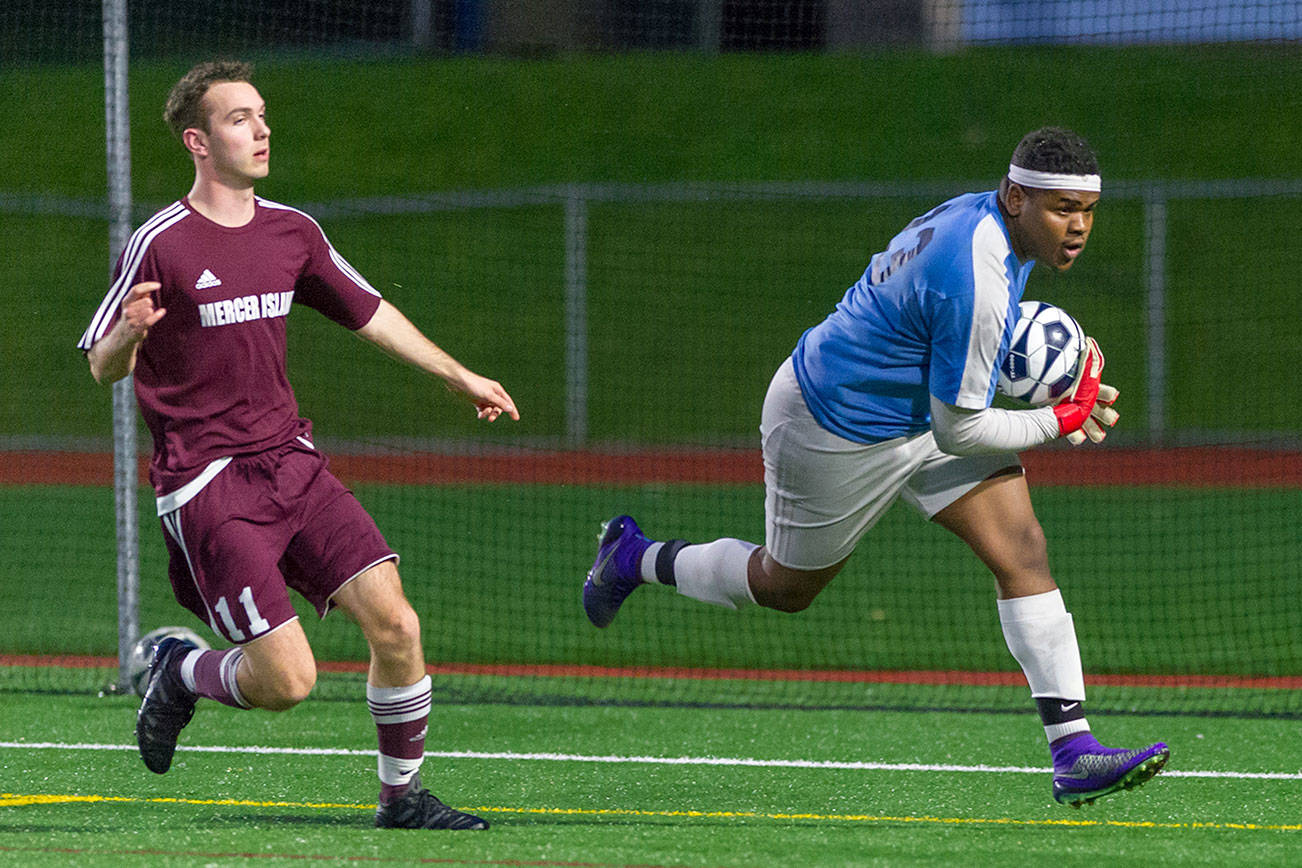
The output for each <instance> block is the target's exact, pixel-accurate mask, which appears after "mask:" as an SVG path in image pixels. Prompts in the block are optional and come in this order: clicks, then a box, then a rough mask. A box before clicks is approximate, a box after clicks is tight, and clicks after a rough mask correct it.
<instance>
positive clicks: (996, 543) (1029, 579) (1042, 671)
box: [935, 473, 1170, 807]
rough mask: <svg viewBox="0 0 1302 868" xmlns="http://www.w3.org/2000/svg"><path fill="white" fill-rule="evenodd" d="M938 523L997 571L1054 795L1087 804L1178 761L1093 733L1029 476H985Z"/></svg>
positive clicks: (1003, 613)
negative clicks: (1121, 746)
mask: <svg viewBox="0 0 1302 868" xmlns="http://www.w3.org/2000/svg"><path fill="white" fill-rule="evenodd" d="M935 521H936V523H937V524H939V525H941V526H942V527H944V528H946V529H948V530H950V531H952V532H953V533H955V534H956V535H958V536H959V537H960V538H962V539H963V540H964V541H965V542H967V544H968V545H969V546H970V547H971V548H972V550H973V551H974V552H975V553H976V554H977V556H978V557H980V558H981V560H982V561H983V562H984V563H985V564H986V566H988V567H989V568H990V570H991V572H993V573H994V575H995V581H996V583H997V584H998V588H999V600H998V606H999V620H1000V624H1001V626H1002V628H1003V632H1004V639H1005V641H1007V643H1008V649H1009V650H1010V651H1011V652H1012V654H1013V657H1015V658H1016V659H1017V662H1018V663H1019V664H1020V665H1021V667H1022V671H1023V672H1024V673H1025V674H1026V680H1027V683H1028V684H1029V685H1030V687H1031V696H1032V698H1034V699H1035V702H1036V707H1037V709H1038V710H1039V713H1040V720H1041V722H1042V723H1043V724H1044V732H1045V736H1046V738H1047V739H1048V741H1049V747H1050V751H1051V753H1052V755H1053V769H1054V778H1053V797H1054V798H1055V799H1056V800H1057V801H1059V802H1062V803H1064V804H1070V805H1072V806H1073V807H1079V806H1080V805H1082V804H1085V803H1088V802H1092V801H1094V800H1095V799H1097V798H1098V797H1100V796H1105V795H1107V794H1109V793H1113V792H1116V791H1117V790H1121V789H1130V788H1132V787H1135V786H1138V785H1140V784H1142V783H1144V782H1145V781H1147V780H1149V779H1150V778H1152V777H1153V775H1155V774H1157V773H1158V771H1160V770H1161V768H1162V766H1163V765H1165V764H1166V761H1167V758H1168V757H1169V756H1170V751H1169V750H1168V749H1167V746H1166V745H1165V744H1162V743H1161V742H1158V743H1156V744H1151V745H1149V746H1148V747H1145V748H1139V749H1137V750H1116V749H1112V748H1106V747H1104V746H1102V745H1101V744H1099V743H1098V741H1096V740H1095V738H1094V736H1093V735H1091V734H1090V730H1089V724H1088V723H1087V722H1086V720H1085V708H1084V703H1085V677H1084V675H1083V672H1082V668H1081V662H1080V649H1079V647H1078V645H1077V643H1076V629H1075V625H1074V624H1073V622H1072V617H1071V615H1070V614H1069V613H1068V612H1067V610H1066V608H1065V606H1064V605H1063V602H1062V594H1061V593H1060V592H1059V591H1058V586H1057V585H1056V584H1055V583H1054V581H1053V577H1052V576H1051V575H1050V574H1049V557H1048V550H1047V545H1046V543H1045V539H1044V531H1043V530H1042V529H1041V527H1040V523H1039V521H1038V520H1037V519H1036V517H1035V511H1034V509H1033V508H1032V506H1031V497H1030V492H1029V490H1028V489H1027V486H1026V479H1025V477H1024V476H1023V475H1022V474H1020V473H1002V474H998V475H995V476H993V477H991V478H989V479H986V480H985V481H983V482H981V483H980V484H979V485H977V486H976V487H974V488H973V489H972V490H971V491H969V492H968V493H966V494H965V495H963V496H962V497H960V498H959V499H958V500H956V501H954V503H952V504H950V505H949V506H947V507H946V508H945V509H943V510H941V511H940V512H939V513H937V514H936V516H935Z"/></svg>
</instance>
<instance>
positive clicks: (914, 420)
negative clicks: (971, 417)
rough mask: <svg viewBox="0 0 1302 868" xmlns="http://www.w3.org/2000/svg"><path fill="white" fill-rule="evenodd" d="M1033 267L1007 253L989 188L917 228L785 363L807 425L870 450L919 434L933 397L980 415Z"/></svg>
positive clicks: (936, 211) (878, 259) (894, 244)
mask: <svg viewBox="0 0 1302 868" xmlns="http://www.w3.org/2000/svg"><path fill="white" fill-rule="evenodd" d="M1034 265H1035V261H1034V260H1029V261H1027V262H1025V263H1022V262H1020V261H1019V260H1018V259H1017V257H1016V256H1015V255H1014V254H1013V249H1012V243H1011V242H1010V240H1009V237H1008V229H1007V227H1006V226H1005V225H1004V221H1003V217H1002V216H1001V215H1000V213H999V205H998V202H997V194H996V193H995V192H994V191H991V192H989V193H967V194H964V195H962V196H957V197H955V198H953V199H950V200H949V201H948V202H945V203H943V204H941V205H938V206H937V207H936V208H933V209H932V210H931V211H929V212H928V213H926V214H924V215H923V216H921V217H919V218H917V219H916V220H914V221H913V222H912V223H910V224H909V225H908V226H906V227H904V231H902V232H900V234H898V235H896V236H895V237H894V238H893V239H891V243H890V246H888V247H887V248H886V250H884V251H882V252H881V253H878V254H877V255H876V256H874V257H873V258H872V261H871V262H870V263H869V265H868V269H867V270H866V271H865V272H864V273H863V277H861V278H859V281H858V282H857V283H855V285H854V286H852V287H850V289H849V291H847V292H846V294H845V297H844V298H842V299H841V302H840V304H838V305H837V306H836V310H834V311H833V312H832V313H831V315H830V316H828V318H827V319H825V320H823V322H821V323H820V324H818V325H816V326H814V327H813V328H811V329H809V331H807V332H805V333H804V334H803V335H801V336H800V341H799V342H798V343H797V344H796V349H795V351H794V352H793V353H792V361H793V362H794V364H795V370H796V379H797V380H798V381H799V383H800V390H801V392H802V393H803V394H804V396H805V403H807V404H808V405H809V409H810V412H812V413H813V415H814V418H815V419H817V420H818V422H819V424H820V425H822V426H823V427H824V428H826V429H827V430H829V431H832V432H833V433H835V434H838V435H840V436H842V437H845V438H846V439H848V440H854V441H856V442H859V443H876V442H880V441H882V440H889V439H891V438H892V437H899V436H902V435H909V434H917V433H919V432H922V431H926V430H927V429H928V428H929V427H930V426H931V412H930V404H931V399H930V396H932V395H935V396H936V397H937V398H939V399H940V400H942V401H944V402H946V403H947V404H953V405H955V406H958V407H963V408H966V409H970V410H981V409H984V408H986V407H989V406H990V401H991V399H992V398H993V397H994V393H995V382H996V380H997V378H998V371H999V362H1000V361H1001V360H1002V359H1003V357H1004V355H1005V354H1007V352H1008V344H1009V341H1010V340H1011V339H1012V333H1013V325H1014V324H1015V323H1016V322H1017V316H1018V308H1017V305H1018V302H1019V301H1021V298H1022V291H1023V290H1024V289H1025V287H1026V279H1027V277H1028V276H1029V275H1030V272H1031V268H1032V266H1034Z"/></svg>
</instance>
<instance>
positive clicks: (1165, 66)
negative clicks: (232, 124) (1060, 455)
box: [0, 47, 1302, 442]
mask: <svg viewBox="0 0 1302 868" xmlns="http://www.w3.org/2000/svg"><path fill="white" fill-rule="evenodd" d="M1296 61H1297V55H1296V52H1295V51H1294V50H1293V49H1290V48H1285V47H1274V48H1266V47H1256V48H1253V47H1221V48H1189V47H1185V48H1179V49H1168V48H1146V49H1134V48H1131V49H1106V48H1100V49H1086V48H1079V49H1076V48H1073V49H1063V48H1031V47H1023V48H1018V49H1015V50H1014V49H979V50H968V51H964V52H961V53H959V54H956V55H953V56H933V55H930V54H927V53H923V52H914V51H899V52H890V53H885V52H884V53H869V54H864V55H835V54H832V55H802V54H791V55H782V54H777V55H725V56H720V57H714V58H705V57H700V56H695V55H690V54H675V53H664V54H621V55H611V56H600V55H593V56H574V57H557V58H551V59H530V60H521V59H506V58H445V59H437V60H425V61H411V60H390V61H383V62H381V61H376V62H369V63H361V62H343V61H332V62H327V61H311V60H298V61H292V62H291V61H285V60H281V61H275V60H269V61H266V62H264V63H262V64H261V65H260V67H259V70H258V73H257V84H258V86H259V87H260V88H261V90H262V92H263V94H264V96H265V97H266V98H267V100H268V103H269V116H270V121H271V125H272V128H273V136H272V141H273V144H274V159H273V170H272V175H271V177H270V178H269V179H268V180H267V181H266V182H265V183H264V184H263V185H262V186H261V187H260V192H261V193H262V194H264V195H266V196H268V197H270V198H273V199H277V200H280V201H285V202H288V203H291V204H296V205H302V206H305V207H308V208H311V206H312V205H313V204H314V203H322V202H331V201H335V200H340V199H351V198H357V197H366V196H402V195H410V194H418V193H427V192H434V191H447V190H480V189H512V188H519V187H529V186H534V185H552V184H564V183H627V184H635V185H640V184H660V183H669V182H710V183H726V182H745V183H749V182H765V181H789V180H815V181H888V182H901V181H902V182H914V181H927V182H936V183H937V184H938V185H939V186H940V187H941V188H942V189H946V190H947V191H950V192H953V193H958V192H963V191H964V190H966V189H969V188H971V187H977V188H989V187H992V186H993V185H994V184H995V182H996V181H997V180H998V178H999V176H1000V174H1001V172H1002V170H1003V167H1004V166H1005V165H1006V163H1007V159H1008V154H1009V153H1010V151H1011V149H1012V146H1013V145H1014V144H1015V143H1016V141H1017V139H1018V138H1019V137H1020V136H1021V135H1022V133H1024V132H1026V131H1027V130H1028V129H1031V128H1034V127H1036V126H1039V125H1041V124H1044V123H1057V124H1063V125H1069V126H1072V127H1075V128H1077V129H1078V130H1080V131H1081V132H1082V133H1084V134H1085V135H1086V136H1087V137H1088V138H1089V139H1090V140H1091V142H1092V143H1093V144H1094V145H1095V147H1096V149H1097V150H1098V152H1099V155H1100V159H1101V161H1102V164H1103V171H1104V176H1105V179H1106V180H1105V183H1108V182H1113V181H1131V182H1137V181H1145V180H1162V181H1171V180H1196V179H1217V178H1228V179H1235V178H1263V177H1265V178H1270V177H1292V176H1294V175H1296V171H1295V167H1296V166H1298V165H1302V160H1300V159H1299V158H1300V157H1302V143H1299V137H1298V136H1296V135H1294V132H1295V130H1293V129H1292V125H1291V124H1290V123H1289V122H1288V118H1290V117H1293V116H1296V109H1297V108H1298V103H1299V97H1298V94H1299V93H1302V64H1298V63H1297V62H1296ZM189 62H190V59H189V58H187V59H186V60H184V61H178V62H174V63H160V62H151V63H148V64H143V65H137V66H135V67H134V68H133V69H132V74H131V105H132V117H133V123H132V131H131V132H132V149H133V166H132V171H133V178H134V193H135V197H136V199H137V201H138V202H140V203H148V204H149V205H150V206H161V205H162V204H165V203H166V202H168V201H170V200H172V199H174V198H176V197H177V196H179V195H181V194H182V193H184V192H185V191H186V190H187V189H188V188H189V184H190V182H191V180H192V170H191V168H190V165H189V162H188V160H187V158H186V157H185V155H184V153H183V152H182V151H181V149H180V147H179V145H177V143H176V142H175V141H174V140H173V139H172V138H171V136H170V133H168V131H167V130H166V129H165V127H164V125H163V123H162V121H161V120H160V117H159V113H160V106H161V103H162V100H163V98H164V96H165V95H166V92H167V90H168V88H169V86H170V85H171V83H172V82H173V81H174V80H175V79H176V78H177V77H178V76H179V75H180V73H181V72H183V71H184V70H185V69H186V68H187V66H188V65H189ZM33 94H39V95H40V97H39V100H32V99H31V96H32V95H33ZM102 106H103V93H102V74H101V72H100V70H98V69H97V68H58V67H55V68H35V69H21V70H12V71H8V70H7V71H6V72H5V74H4V76H2V77H0V109H2V110H3V111H4V115H5V116H6V117H7V118H10V119H11V122H10V123H7V124H5V125H3V126H2V127H0V192H4V193H10V194H13V193H19V194H45V195H58V196H63V197H79V198H84V199H92V200H93V199H100V198H102V196H103V195H104V193H103V191H104V174H105V170H104V156H103V154H104V143H103V108H102ZM939 198H941V197H940V196H927V197H917V198H902V199H889V200H874V201H852V200H823V201H810V200H803V199H802V200H796V199H788V198H778V199H776V200H772V201H768V202H762V203H759V202H756V203H738V202H711V203H693V204H675V205H669V204H649V203H642V204H594V205H593V206H592V207H591V212H590V215H589V225H588V292H589V310H588V316H589V341H590V361H591V369H590V377H591V395H590V410H591V412H590V433H591V436H592V438H593V439H595V440H597V441H613V440H618V441H644V442H646V441H672V442H682V441H689V442H696V441H717V440H728V441H734V442H736V441H741V442H750V441H752V440H753V437H754V435H753V432H754V428H755V425H756V424H757V419H758V407H759V401H760V399H761V397H762V394H763V389H764V387H765V386H766V384H767V381H768V378H769V376H770V374H771V372H772V370H773V368H774V367H775V366H776V365H777V363H778V362H779V361H780V360H781V359H782V357H783V356H784V355H785V354H786V353H787V352H789V350H790V348H791V347H792V345H793V344H794V342H795V340H796V338H797V337H798V336H799V334H800V332H801V331H802V330H803V329H805V328H807V327H808V326H810V325H812V324H814V323H816V322H817V321H818V320H819V319H821V318H822V317H823V316H824V315H825V314H826V313H827V312H828V311H830V310H831V308H832V306H833V305H834V304H835V303H836V301H837V300H838V299H839V298H840V296H841V294H842V293H843V292H844V290H845V288H846V287H847V286H849V285H850V284H851V283H852V282H853V281H854V280H855V279H856V278H857V277H858V276H859V274H860V273H861V272H862V270H863V268H864V267H865V265H866V264H867V261H868V258H869V257H870V256H871V254H872V253H873V252H875V251H876V250H879V249H881V248H882V247H883V246H884V245H885V243H886V242H887V241H888V240H889V238H890V237H891V235H893V234H894V233H895V232H896V231H898V229H899V228H900V227H901V226H902V225H903V223H905V222H907V221H908V220H909V219H910V218H911V217H913V216H915V215H916V214H919V213H921V212H922V211H924V210H926V209H927V208H929V207H930V206H931V205H933V204H935V202H936V201H937V200H938V199H939ZM1294 201H1295V197H1263V198H1250V199H1237V200H1228V201H1207V200H1185V201H1175V202H1172V203H1171V204H1170V206H1169V214H1168V217H1169V238H1168V245H1167V253H1168V269H1169V270H1168V276H1167V287H1166V292H1167V304H1168V312H1167V317H1168V329H1167V333H1166V339H1167V348H1168V358H1169V372H1168V380H1167V393H1166V395H1165V398H1166V403H1167V412H1168V418H1169V423H1170V425H1171V426H1172V428H1173V429H1175V430H1177V431H1179V432H1183V433H1184V434H1186V435H1193V436H1201V437H1204V438H1206V437H1209V436H1210V437H1215V436H1218V435H1219V433H1220V432H1225V431H1231V432H1240V433H1246V434H1247V435H1248V436H1256V435H1261V434H1263V433H1264V432H1288V431H1296V430H1297V429H1298V427H1299V421H1300V419H1299V410H1298V407H1299V406H1302V386H1299V382H1300V381H1302V378H1299V377H1298V376H1297V370H1298V368H1299V366H1300V365H1302V342H1299V341H1298V340H1297V339H1296V332H1297V328H1298V326H1299V319H1300V318H1299V316H1298V314H1297V304H1296V300H1295V293H1296V290H1295V287H1296V280H1295V275H1294V263H1295V262H1296V261H1297V260H1298V258H1299V254H1300V253H1302V247H1300V245H1302V242H1300V241H1299V240H1298V235H1297V233H1296V232H1295V231H1291V230H1289V229H1288V228H1287V227H1288V225H1289V222H1290V219H1291V216H1290V215H1291V214H1292V212H1293V207H1292V206H1293V203H1294ZM12 210H13V209H10V211H11V212H12ZM144 216H145V215H144V213H142V214H141V215H139V218H140V219H143V217H144ZM1143 220H1144V214H1143V211H1142V209H1141V206H1140V203H1139V201H1138V200H1136V199H1118V198H1116V197H1114V198H1112V199H1109V198H1108V197H1107V195H1106V193H1105V197H1104V200H1103V203H1102V205H1101V207H1100V211H1099V217H1098V222H1097V226H1096V231H1095V234H1094V237H1093V239H1092V241H1091V244H1090V250H1089V251H1088V253H1087V254H1086V256H1085V257H1084V259H1082V261H1081V262H1080V263H1079V264H1078V265H1077V267H1076V268H1074V269H1073V270H1072V272H1071V273H1070V274H1069V275H1067V276H1064V277H1055V276H1053V275H1051V274H1049V273H1048V271H1047V269H1040V270H1039V272H1038V273H1037V274H1036V275H1034V276H1033V277H1032V280H1031V284H1030V287H1029V288H1028V291H1027V296H1028V297H1030V298H1044V299H1047V300H1051V301H1054V302H1056V303H1058V304H1060V305H1062V306H1064V307H1066V308H1067V309H1068V310H1070V311H1071V312H1072V313H1073V314H1075V315H1076V316H1077V318H1078V319H1080V320H1081V321H1082V322H1083V323H1084V324H1085V325H1086V327H1087V329H1088V330H1089V331H1090V332H1091V333H1092V334H1094V335H1095V336H1097V337H1098V338H1099V340H1100V342H1101V343H1102V344H1103V346H1104V348H1105V350H1106V352H1107V356H1108V360H1109V368H1108V379H1109V380H1110V381H1111V382H1113V383H1114V384H1115V385H1117V386H1119V387H1120V388H1121V390H1122V393H1123V395H1124V398H1123V402H1122V408H1123V412H1124V414H1125V416H1126V423H1125V424H1123V425H1122V427H1121V429H1120V430H1119V431H1118V439H1124V438H1125V437H1127V436H1131V437H1134V436H1137V435H1138V434H1139V433H1140V432H1142V431H1143V429H1144V424H1143V420H1145V419H1146V415H1147V410H1148V399H1149V396H1148V394H1147V386H1146V382H1145V380H1146V372H1145V362H1144V358H1145V329H1146V325H1145V304H1146V301H1145V299H1146V296H1145V274H1144V258H1143V254H1144V251H1143ZM1292 222H1294V223H1295V222H1296V221H1295V220H1293V221H1292ZM324 223H325V229H326V231H327V233H328V234H329V235H330V237H331V239H332V241H333V242H334V243H335V245H336V247H338V248H339V250H340V251H341V252H342V253H343V254H344V255H345V256H346V257H347V258H348V259H349V260H350V261H351V262H352V263H353V264H354V265H356V266H357V267H358V268H359V269H360V270H361V271H362V273H363V274H365V275H367V276H368V277H369V279H370V280H371V281H372V282H373V283H374V284H375V285H376V286H377V287H378V288H379V289H380V290H381V291H382V292H384V293H385V294H386V295H387V297H389V298H390V299H391V300H393V301H394V302H395V303H396V304H398V305H399V307H401V308H402V309H403V310H405V311H406V312H407V313H408V314H409V315H410V316H411V317H412V319H413V320H415V321H416V322H417V323H418V324H419V325H420V326H422V327H423V328H424V329H425V330H426V331H427V332H428V333H429V334H431V336H433V337H434V339H435V340H436V341H438V342H440V343H441V344H442V345H444V346H445V348H447V349H448V350H450V351H451V352H453V354H454V355H457V356H458V357H460V358H461V359H462V360H463V361H465V362H466V363H467V364H468V365H469V366H471V367H472V368H474V369H477V370H481V371H482V372H484V373H487V374H490V375H492V376H494V377H497V378H498V379H500V380H501V381H502V382H503V383H504V384H505V385H506V386H507V387H508V389H510V390H511V392H512V394H513V396H514V397H515V398H516V400H517V402H518V403H519V405H520V407H521V409H522V411H523V412H524V419H523V420H522V421H521V422H520V423H519V424H518V425H498V426H495V427H494V428H493V429H492V430H491V431H490V432H487V436H488V437H490V438H493V439H515V438H527V439H530V440H544V441H545V440H546V439H548V438H556V437H558V436H560V435H561V434H563V432H564V419H565V413H564V403H563V383H564V355H563V341H562V335H563V331H562V328H563V322H562V299H563V293H564V236H563V234H562V225H563V224H562V209H561V207H560V205H559V204H557V205H539V206H531V207H523V208H514V209H496V210H479V211H467V212H460V213H452V214H441V215H426V216H403V217H384V216H378V215H375V214H367V213H362V212H358V213H356V215H355V216H349V217H332V218H330V219H328V220H325V221H324ZM0 237H3V238H4V239H5V256H4V264H3V269H4V271H3V275H2V278H3V281H2V285H3V291H4V293H5V296H6V300H7V301H6V306H5V310H6V312H5V314H4V320H3V322H4V340H3V343H2V344H0V353H2V354H3V356H2V358H0V361H2V362H3V365H2V367H0V369H2V370H3V377H4V383H3V391H4V397H5V400H4V401H3V402H0V434H14V435H40V436H56V437H57V436H70V435H88V434H89V435H100V436H104V435H107V433H108V431H109V415H108V412H107V406H108V399H107V395H106V393H105V392H104V391H103V390H100V389H97V388H96V387H95V386H94V385H93V383H92V382H91V381H90V379H89V377H88V375H87V373H86V370H85V365H84V362H83V361H82V359H81V358H80V354H78V353H77V352H76V351H75V350H74V349H73V344H74V343H75V341H76V339H77V337H78V336H79V334H80V332H81V330H82V329H83V328H84V327H85V325H86V323H87V322H88V321H89V318H90V316H91V314H92V312H93V310H94V307H95V306H96V305H97V304H98V302H99V300H100V299H101V298H102V297H103V293H104V289H105V283H106V272H107V264H106V262H107V257H108V253H107V245H108V242H107V237H106V224H105V223H104V222H102V221H99V220H94V219H85V218H69V217H56V216H41V217H32V216H19V215H17V214H15V213H3V214H0ZM292 323H293V325H292V326H291V332H292V338H291V354H290V355H291V367H292V371H291V376H292V378H293V380H294V382H295V383H296V387H297V390H298V394H299V398H300V401H301V403H302V405H303V410H304V412H305V414H306V415H309V416H310V417H312V418H313V419H314V420H315V421H316V423H317V427H318V433H319V434H320V435H321V436H322V437H323V438H326V439H327V441H328V440H329V439H330V438H346V439H359V438H369V439H377V438H386V437H417V438H427V437H460V436H464V435H469V434H472V433H474V434H475V436H482V435H483V434H484V433H485V432H484V429H483V427H482V426H479V425H476V424H475V420H474V419H473V414H471V413H469V412H468V411H467V410H465V409H463V408H460V407H457V406H455V405H453V404H452V403H450V402H449V401H447V400H446V399H445V398H443V397H442V396H441V390H439V389H437V388H431V385H430V384H429V383H427V382H425V381H423V380H422V379H421V378H420V377H419V376H418V375H416V374H414V373H412V372H409V371H405V370H402V369H400V368H398V367H397V366H395V365H393V364H392V363H391V362H389V361H388V360H387V359H385V358H384V357H382V356H381V355H380V354H379V353H376V352H374V351H373V350H372V349H371V348H370V347H367V346H365V345H363V344H362V343H360V342H356V341H352V340H350V339H349V338H348V337H347V336H346V335H345V334H343V333H342V332H341V331H340V330H338V329H337V328H335V327H333V326H332V325H331V324H329V323H326V322H324V321H323V320H321V319H320V318H319V317H317V316H316V315H315V314H313V313H311V312H308V311H299V312H297V313H296V314H295V315H294V317H293V319H292ZM37 360H39V364H37Z"/></svg>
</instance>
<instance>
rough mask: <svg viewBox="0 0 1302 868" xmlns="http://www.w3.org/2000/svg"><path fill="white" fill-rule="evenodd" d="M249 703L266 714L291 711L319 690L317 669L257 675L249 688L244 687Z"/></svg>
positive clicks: (306, 667)
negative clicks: (317, 687)
mask: <svg viewBox="0 0 1302 868" xmlns="http://www.w3.org/2000/svg"><path fill="white" fill-rule="evenodd" d="M240 686H241V688H242V689H243V691H244V696H245V699H247V700H248V701H249V702H250V703H252V704H253V705H254V706H255V707H257V708H261V709H264V710H266V711H288V710H289V709H291V708H293V707H294V706H295V705H298V704H299V703H300V702H302V701H303V700H304V699H307V697H308V695H309V694H310V693H311V692H312V688H314V687H315V686H316V665H315V664H314V663H311V662H308V663H306V664H304V663H301V662H300V663H297V664H293V665H289V666H277V667H276V668H275V669H274V670H272V671H269V672H262V673H258V674H256V675H255V676H254V677H253V679H252V680H251V683H250V684H248V685H244V684H241V685H240Z"/></svg>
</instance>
